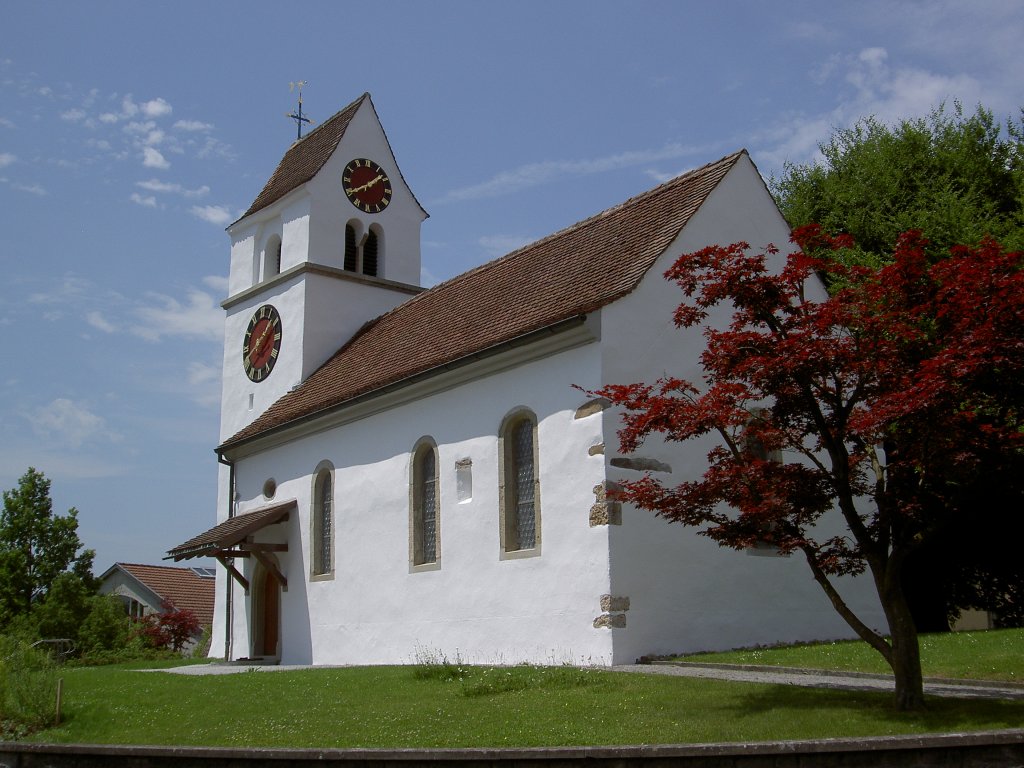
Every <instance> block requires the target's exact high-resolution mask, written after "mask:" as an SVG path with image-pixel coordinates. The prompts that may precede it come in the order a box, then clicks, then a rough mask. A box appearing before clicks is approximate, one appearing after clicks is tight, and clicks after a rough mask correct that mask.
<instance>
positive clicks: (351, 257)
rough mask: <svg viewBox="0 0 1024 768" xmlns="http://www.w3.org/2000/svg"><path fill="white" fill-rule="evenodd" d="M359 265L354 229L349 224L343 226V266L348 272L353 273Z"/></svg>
mask: <svg viewBox="0 0 1024 768" xmlns="http://www.w3.org/2000/svg"><path fill="white" fill-rule="evenodd" d="M358 263H359V246H358V245H357V241H356V228H355V227H354V226H352V225H351V224H346V225H345V262H344V266H345V269H347V270H348V271H349V272H355V271H356V266H357V265H358Z"/></svg>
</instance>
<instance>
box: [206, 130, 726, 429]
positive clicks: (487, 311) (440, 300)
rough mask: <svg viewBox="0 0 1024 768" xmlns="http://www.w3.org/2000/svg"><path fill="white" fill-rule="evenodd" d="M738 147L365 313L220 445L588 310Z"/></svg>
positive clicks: (648, 263) (642, 258) (677, 225)
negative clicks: (331, 350) (334, 347)
mask: <svg viewBox="0 0 1024 768" xmlns="http://www.w3.org/2000/svg"><path fill="white" fill-rule="evenodd" d="M745 154H746V151H745V150H741V151H740V152H737V153H735V154H732V155H729V156H727V157H724V158H722V159H721V160H718V161H717V162H714V163H711V164H710V165H706V166H704V167H703V168H699V169H697V170H694V171H691V172H689V173H686V174H684V175H682V176H679V177H677V178H675V179H673V180H671V181H669V182H667V183H665V184H662V185H661V186H659V187H656V188H654V189H652V190H650V191H648V192H645V193H643V194H641V195H638V196H636V197H634V198H631V199H630V200H627V201H626V202H624V203H622V204H620V205H618V206H616V207H614V208H610V209H608V210H607V211H604V212H603V213H600V214H598V215H596V216H593V217H591V218H589V219H586V220H585V221H581V222H579V223H578V224H575V225H573V226H571V227H569V228H567V229H564V230H562V231H561V232H557V233H555V234H553V235H549V236H548V237H546V238H544V239H542V240H538V241H537V242H535V243H532V244H530V245H527V246H525V247H524V248H520V249H519V250H517V251H513V252H512V253H510V254H508V255H507V256H504V257H502V258H500V259H497V260H495V261H491V262H489V263H487V264H484V265H483V266H480V267H477V268H476V269H473V270H470V271H469V272H465V273H463V274H462V275H459V276H458V277H455V278H452V279H451V280H449V281H447V282H445V283H441V284H440V285H437V286H434V287H433V288H430V289H429V290H427V291H424V292H423V293H421V294H419V295H417V296H415V297H413V298H412V299H409V300H408V301H406V302H405V303H403V304H401V305H400V306H398V307H397V308H395V309H393V310H391V311H390V312H388V313H387V314H384V315H382V316H380V317H378V318H377V319H376V320H373V321H371V322H370V323H367V324H366V325H365V326H364V327H363V328H362V329H361V330H360V331H359V332H357V333H356V335H355V336H354V337H353V338H352V339H351V340H350V341H349V342H348V343H347V344H345V346H343V347H342V348H341V349H340V350H339V351H338V352H336V353H335V354H334V355H333V356H332V357H331V358H330V359H328V361H327V362H326V363H324V365H323V366H321V367H320V368H319V369H318V370H316V371H314V372H313V374H311V375H310V376H309V378H308V379H306V381H304V382H303V383H302V384H301V385H300V386H299V387H297V388H296V389H295V390H293V391H291V392H289V393H288V394H286V395H285V396H284V397H282V398H281V399H280V400H278V401H277V402H276V403H274V405H272V406H271V407H270V408H269V409H268V410H267V411H266V412H264V413H263V414H262V415H261V416H259V417H258V418H257V419H256V420H255V421H254V422H253V423H252V424H250V425H249V426H248V427H246V428H245V429H243V430H241V431H240V432H238V433H237V434H236V435H234V436H233V437H231V438H229V439H228V440H227V441H225V442H224V444H223V445H222V446H221V448H222V449H226V448H229V447H231V446H234V445H237V444H239V443H242V442H244V441H245V440H247V439H250V438H253V437H256V436H257V435H260V434H262V433H264V432H267V431H270V430H273V429H276V428H278V427H283V426H285V425H287V424H289V423H291V422H293V421H296V420H298V419H303V418H307V417H311V416H314V415H316V414H319V413H324V412H326V411H328V410H330V409H332V408H335V407H337V406H340V405H343V404H344V403H346V402H347V401H349V400H352V399H354V398H356V397H359V396H361V395H365V394H368V393H370V392H373V391H374V390H378V389H381V388H384V387H388V386H390V385H393V384H396V383H398V382H401V381H403V380H406V379H409V378H410V377H413V376H417V375H420V374H423V373H426V372H427V371H430V370H432V369H435V368H438V367H440V366H445V365H448V364H451V363H453V362H455V361H458V360H461V359H464V358H467V357H469V356H471V355H475V354H478V353H480V352H483V351H484V350H487V349H489V348H492V347H495V346H498V345H500V344H503V343H505V342H509V341H511V340H514V339H517V338H520V337H522V336H525V335H527V334H529V333H532V332H534V331H539V330H541V329H544V328H548V327H551V326H553V325H555V324H557V323H559V322H562V321H565V320H568V319H571V318H574V317H578V316H580V315H584V314H586V313H589V312H593V311H594V310H596V309H599V308H600V307H602V306H604V305H606V304H609V303H610V302H612V301H614V300H616V299H618V298H620V297H621V296H623V295H625V294H627V293H629V292H630V291H632V290H633V289H634V288H635V287H636V285H637V284H638V283H639V281H640V279H641V278H642V277H643V276H644V274H645V273H646V272H647V270H649V269H650V268H651V267H652V266H653V264H654V262H655V260H656V259H657V258H658V256H660V255H661V254H662V253H663V252H664V251H665V249H666V248H667V247H668V246H669V245H670V244H671V242H672V241H673V240H674V239H675V237H676V236H677V235H678V234H679V232H680V230H682V228H683V227H684V226H685V225H686V223H687V222H688V221H689V220H690V218H691V217H692V216H693V215H694V213H696V212H697V210H698V209H699V208H700V206H701V204H702V203H703V202H704V200H705V199H706V198H707V196H708V195H709V194H710V192H711V191H712V190H713V189H714V188H715V187H716V186H717V185H718V183H719V182H720V181H721V180H722V178H723V177H724V176H725V175H726V173H728V171H729V170H730V169H731V168H732V167H733V166H734V165H735V164H736V162H737V161H738V160H739V158H740V157H742V156H743V155H745Z"/></svg>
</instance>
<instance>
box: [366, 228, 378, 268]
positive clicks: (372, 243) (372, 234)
mask: <svg viewBox="0 0 1024 768" xmlns="http://www.w3.org/2000/svg"><path fill="white" fill-rule="evenodd" d="M379 249H380V238H379V236H378V235H377V230H376V229H374V228H373V227H371V228H370V231H369V232H367V233H366V242H364V243H363V274H364V275H372V276H373V277H376V276H377V255H378V253H379Z"/></svg>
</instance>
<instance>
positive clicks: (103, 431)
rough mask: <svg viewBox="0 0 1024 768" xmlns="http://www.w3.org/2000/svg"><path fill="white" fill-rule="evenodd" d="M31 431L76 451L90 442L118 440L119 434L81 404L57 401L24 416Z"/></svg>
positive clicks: (63, 400)
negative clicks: (30, 426)
mask: <svg viewBox="0 0 1024 768" xmlns="http://www.w3.org/2000/svg"><path fill="white" fill-rule="evenodd" d="M25 418H26V419H28V421H29V423H30V424H31V425H32V430H33V431H34V432H35V433H36V434H37V435H38V436H39V437H42V438H46V439H50V440H54V441H56V442H60V443H62V444H65V445H69V446H71V447H72V448H80V447H81V446H82V445H83V444H84V443H86V442H91V441H97V440H100V441H108V442H109V441H115V442H116V441H118V440H120V439H121V437H120V435H118V434H117V433H115V432H113V431H111V430H110V429H108V428H107V425H106V422H105V421H104V420H103V418H102V417H100V416H97V415H96V414H95V413H93V412H92V411H91V410H89V408H88V407H87V406H85V405H82V404H81V403H75V402H74V401H72V400H69V399H67V398H63V397H61V398H57V399H56V400H54V401H53V402H51V403H50V404H49V405H46V406H43V407H41V408H36V409H34V410H32V411H30V412H28V413H27V414H25Z"/></svg>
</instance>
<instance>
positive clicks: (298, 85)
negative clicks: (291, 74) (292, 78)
mask: <svg viewBox="0 0 1024 768" xmlns="http://www.w3.org/2000/svg"><path fill="white" fill-rule="evenodd" d="M304 85H309V83H308V82H307V81H305V80H299V81H297V82H294V83H288V90H289V91H294V90H296V89H298V91H299V108H298V109H297V110H296V111H295V112H292V113H291V114H290V115H288V114H286V115H285V117H290V118H291V119H292V120H294V121H295V125H296V127H297V129H298V130H297V134H298V135H297V136H296V139H301V138H302V124H303V123H310V124H312V123H313V121H312V120H310V119H309V118H308V117H306V116H305V115H303V114H302V86H304Z"/></svg>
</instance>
